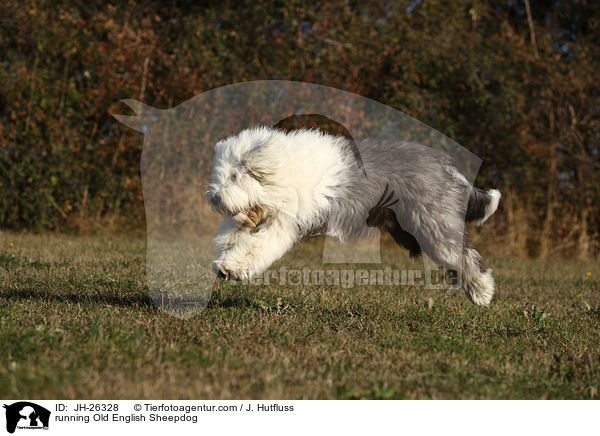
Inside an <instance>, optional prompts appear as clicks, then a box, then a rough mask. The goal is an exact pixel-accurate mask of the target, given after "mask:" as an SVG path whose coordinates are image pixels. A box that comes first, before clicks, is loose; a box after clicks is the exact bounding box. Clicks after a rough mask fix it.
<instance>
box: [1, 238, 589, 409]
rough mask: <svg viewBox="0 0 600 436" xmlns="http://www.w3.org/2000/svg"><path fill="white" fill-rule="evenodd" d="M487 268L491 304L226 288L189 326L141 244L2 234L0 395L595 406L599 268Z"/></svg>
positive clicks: (370, 293) (297, 259)
mask: <svg viewBox="0 0 600 436" xmlns="http://www.w3.org/2000/svg"><path fill="white" fill-rule="evenodd" d="M318 244H319V242H318V241H316V242H309V243H305V244H301V245H300V246H298V247H297V248H296V249H295V250H294V251H293V252H292V253H291V254H290V255H289V256H288V257H286V259H285V261H286V262H291V263H295V264H303V259H312V261H314V259H315V258H316V257H318V256H315V253H317V252H318V250H319V247H318ZM486 258H487V260H488V263H489V264H490V266H492V267H493V268H494V273H495V277H496V281H497V285H498V287H497V288H498V289H497V294H496V297H495V298H494V300H493V302H492V305H491V306H490V307H489V308H488V309H483V308H479V307H475V306H472V305H471V304H470V303H469V302H468V300H467V299H466V297H465V296H464V295H463V293H462V292H457V291H443V292H442V291H434V290H424V289H422V288H419V287H354V288H351V289H343V288H341V287H334V286H330V287H322V286H309V287H302V286H289V287H287V288H285V289H280V288H273V287H258V286H254V287H252V286H247V285H239V284H238V285H231V284H218V285H216V286H215V290H214V293H213V296H212V299H211V302H210V304H209V306H208V307H207V308H206V309H205V310H204V311H203V312H202V313H201V314H199V315H198V316H196V317H194V318H192V319H189V320H186V321H184V320H180V319H177V318H174V317H171V316H170V315H168V314H166V313H165V312H163V311H160V310H158V309H156V308H155V306H154V304H153V303H152V301H151V300H150V299H149V297H148V296H147V290H146V284H145V275H144V274H145V273H144V271H145V269H144V265H145V240H144V239H142V238H139V239H135V238H126V237H116V236H111V237H93V236H89V237H75V236H64V235H51V234H42V235H31V234H14V233H0V350H1V352H0V396H1V397H3V398H15V399H20V398H32V399H40V398H67V399H68V398H81V399H84V398H86V399H87V398H98V399H99V398H122V399H130V398H138V397H145V398H155V399H156V398H180V399H184V398H206V399H231V398H257V399H259V398H261V399H265V398H284V399H300V398H303V399H317V398H340V399H351V398H445V399H451V398H507V399H508V398H512V399H517V398H581V399H594V398H595V399H597V398H598V397H599V396H600V394H599V392H598V389H599V386H600V333H599V325H600V280H599V278H600V265H599V264H598V263H594V262H587V263H586V262H579V261H575V260H569V259H566V260H555V261H540V260H526V259H511V258H494V257H493V256H490V255H489V254H488V255H487V256H486Z"/></svg>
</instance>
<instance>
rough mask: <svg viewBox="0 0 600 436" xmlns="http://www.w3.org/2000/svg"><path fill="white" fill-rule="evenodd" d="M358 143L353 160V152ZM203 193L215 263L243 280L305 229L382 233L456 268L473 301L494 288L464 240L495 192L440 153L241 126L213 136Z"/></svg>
mask: <svg viewBox="0 0 600 436" xmlns="http://www.w3.org/2000/svg"><path fill="white" fill-rule="evenodd" d="M356 148H358V153H359V155H360V158H359V159H357V154H356ZM207 198H208V201H209V203H210V204H211V205H212V207H213V208H214V209H215V210H217V211H218V212H220V213H223V214H224V215H226V216H227V217H226V219H225V221H224V222H223V223H222V224H221V226H220V227H219V230H218V233H217V235H216V237H215V244H216V249H217V254H216V255H217V259H216V260H215V261H214V263H213V269H214V270H215V272H216V274H217V275H218V276H219V277H220V278H222V279H228V278H231V279H236V280H244V279H250V278H252V277H253V276H255V275H257V274H260V273H262V272H263V271H265V270H266V269H267V268H268V267H269V266H270V265H271V264H272V263H273V262H274V261H276V260H277V259H279V258H280V257H282V256H283V255H284V254H285V253H286V252H287V251H288V250H289V249H290V248H292V246H293V245H294V244H296V243H297V242H299V241H300V240H302V239H303V238H305V237H309V236H314V235H317V234H326V235H327V236H331V237H334V238H337V239H339V240H340V241H344V240H346V239H348V238H361V237H369V236H371V235H374V232H376V228H378V229H379V230H381V231H387V232H389V233H390V234H391V235H392V237H393V238H394V240H395V241H396V242H397V243H398V244H399V245H401V246H403V247H405V248H407V249H408V250H409V251H410V254H411V255H412V256H417V255H419V254H420V253H421V252H423V253H425V254H427V255H428V256H429V257H430V258H431V259H432V260H433V261H434V262H436V263H437V264H438V265H440V266H442V267H443V268H446V269H448V270H454V271H457V272H459V273H460V276H459V278H460V279H462V281H461V283H462V286H463V288H464V290H465V292H466V294H467V296H468V297H469V298H470V300H471V301H472V302H473V303H475V304H477V305H483V306H487V305H488V304H489V303H490V301H491V299H492V296H493V294H494V279H493V277H492V275H491V270H486V269H485V268H484V265H483V260H482V258H481V256H480V255H479V253H478V252H477V251H475V250H474V249H472V248H470V247H469V245H468V241H467V240H466V238H465V236H464V235H465V229H464V228H465V221H466V222H470V221H475V222H477V223H478V224H482V223H483V222H484V221H485V220H487V219H488V218H489V216H490V215H492V214H493V213H494V212H495V211H496V209H497V207H498V202H499V200H500V192H499V191H497V190H490V191H487V192H483V191H481V190H479V189H477V188H473V187H472V186H471V185H470V184H469V183H468V182H467V180H466V179H465V177H463V175H462V174H460V172H459V171H458V170H457V169H456V168H455V167H454V166H453V165H452V164H451V162H450V159H449V157H448V156H446V155H445V154H444V153H442V152H440V151H437V150H435V149H432V148H430V147H427V146H424V145H420V144H417V143H412V142H404V141H394V140H391V139H363V140H356V142H354V141H353V140H349V139H348V138H344V137H336V136H332V135H329V134H326V133H323V132H321V131H319V130H296V131H291V132H287V133H286V132H284V131H281V130H276V129H273V128H270V127H259V128H252V129H247V130H243V131H241V132H240V133H238V134H237V135H234V136H230V137H228V138H226V139H223V140H222V141H220V142H218V143H217V144H216V146H215V160H214V166H213V172H212V176H211V183H210V189H209V191H208V194H207Z"/></svg>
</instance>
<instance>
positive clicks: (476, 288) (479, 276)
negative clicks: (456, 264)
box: [461, 242, 494, 306]
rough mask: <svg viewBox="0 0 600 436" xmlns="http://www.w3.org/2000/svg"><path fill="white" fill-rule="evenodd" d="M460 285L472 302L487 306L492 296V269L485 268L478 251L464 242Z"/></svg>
mask: <svg viewBox="0 0 600 436" xmlns="http://www.w3.org/2000/svg"><path fill="white" fill-rule="evenodd" d="M461 276H462V286H463V289H464V290H465V294H467V297H468V298H469V300H471V302H473V304H476V305H478V306H488V305H489V304H490V301H492V297H493V296H494V277H492V270H491V269H487V270H486V269H485V265H484V263H483V259H482V258H481V256H480V255H479V253H478V252H477V251H476V250H474V249H473V248H470V247H469V246H468V245H467V243H466V242H465V246H464V247H463V256H462V270H461Z"/></svg>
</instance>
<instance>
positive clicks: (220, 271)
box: [212, 260, 229, 281]
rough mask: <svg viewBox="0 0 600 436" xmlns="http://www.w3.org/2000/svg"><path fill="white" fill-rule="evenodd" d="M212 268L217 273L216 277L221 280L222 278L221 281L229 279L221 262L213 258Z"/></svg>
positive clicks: (227, 272)
mask: <svg viewBox="0 0 600 436" xmlns="http://www.w3.org/2000/svg"><path fill="white" fill-rule="evenodd" d="M212 270H213V272H214V273H215V274H216V275H217V277H218V278H220V279H221V280H223V281H225V280H229V271H227V270H226V269H225V268H224V267H223V264H222V263H221V262H219V261H218V260H215V261H214V262H213V263H212Z"/></svg>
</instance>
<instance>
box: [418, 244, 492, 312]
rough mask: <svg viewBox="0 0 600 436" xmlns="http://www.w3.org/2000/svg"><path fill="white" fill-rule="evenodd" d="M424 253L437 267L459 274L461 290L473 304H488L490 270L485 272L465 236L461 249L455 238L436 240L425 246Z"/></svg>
mask: <svg viewBox="0 0 600 436" xmlns="http://www.w3.org/2000/svg"><path fill="white" fill-rule="evenodd" d="M424 251H425V253H426V254H427V255H428V256H429V257H430V258H431V259H432V260H433V261H434V262H435V263H437V264H438V265H440V266H442V267H443V268H445V269H446V270H448V271H455V272H458V273H459V274H460V279H461V285H462V288H463V289H464V291H465V294H466V295H467V297H468V298H469V300H471V302H472V303H473V304H476V305H478V306H488V305H489V304H490V301H491V300H492V297H493V296H494V278H493V277H492V270H491V269H487V270H486V268H485V265H484V262H483V259H482V258H481V256H480V255H479V253H478V252H477V250H475V249H473V248H471V247H469V242H468V240H467V238H466V236H465V237H464V240H463V244H462V247H461V245H460V244H457V241H456V238H452V240H445V239H444V240H442V238H438V239H436V240H435V244H434V243H430V244H427V250H424Z"/></svg>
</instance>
